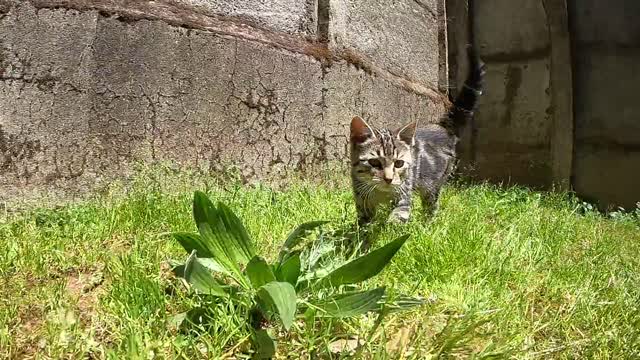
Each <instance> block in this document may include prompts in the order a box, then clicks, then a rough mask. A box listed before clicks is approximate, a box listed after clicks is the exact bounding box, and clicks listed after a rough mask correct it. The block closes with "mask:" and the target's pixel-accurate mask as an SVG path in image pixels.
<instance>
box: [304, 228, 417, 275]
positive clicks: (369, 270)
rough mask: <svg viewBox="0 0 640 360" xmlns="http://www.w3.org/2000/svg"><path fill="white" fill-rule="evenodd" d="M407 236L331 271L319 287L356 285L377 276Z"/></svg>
mask: <svg viewBox="0 0 640 360" xmlns="http://www.w3.org/2000/svg"><path fill="white" fill-rule="evenodd" d="M408 238H409V235H403V236H401V237H399V238H398V239H396V240H394V241H392V242H390V243H388V244H387V245H385V246H383V247H381V248H379V249H376V250H374V251H372V252H370V253H369V254H367V255H364V256H361V257H359V258H356V259H354V260H352V261H350V262H348V263H346V264H344V265H342V266H340V267H339V268H337V269H335V270H334V271H332V272H331V273H330V274H329V275H327V276H326V277H324V278H322V279H320V280H319V281H318V284H317V285H318V286H319V287H326V286H339V285H343V284H356V283H359V282H362V281H365V280H367V279H370V278H371V277H373V276H375V275H377V274H378V273H380V271H382V269H384V267H385V266H387V265H388V264H389V262H390V261H391V259H392V258H393V256H394V255H395V254H396V253H397V252H398V250H400V248H401V247H402V245H404V243H405V242H406V241H407V239H408Z"/></svg>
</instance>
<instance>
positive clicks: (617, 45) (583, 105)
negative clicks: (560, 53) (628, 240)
mask: <svg viewBox="0 0 640 360" xmlns="http://www.w3.org/2000/svg"><path fill="white" fill-rule="evenodd" d="M568 3H569V9H570V15H571V18H570V19H571V31H572V34H573V45H574V49H573V50H574V54H573V55H574V58H573V61H574V64H575V66H574V79H575V81H574V84H575V90H574V91H575V99H576V100H575V101H576V107H575V127H576V128H575V158H574V172H573V178H574V180H573V183H574V187H575V189H576V191H577V192H578V193H579V194H581V195H582V196H584V197H585V198H587V199H589V200H595V201H597V202H598V203H599V205H601V206H602V207H606V206H609V205H614V206H623V207H625V208H627V209H632V208H634V207H635V204H636V202H639V201H640V102H639V101H638V95H637V94H638V86H639V83H640V2H638V1H634V0H612V1H607V2H603V1H597V0H580V1H576V0H572V1H568Z"/></svg>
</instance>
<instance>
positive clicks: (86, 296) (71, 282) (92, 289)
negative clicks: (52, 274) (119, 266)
mask: <svg viewBox="0 0 640 360" xmlns="http://www.w3.org/2000/svg"><path fill="white" fill-rule="evenodd" d="M103 269H104V265H102V264H100V265H99V266H97V267H96V268H95V269H93V270H92V271H86V272H80V273H73V274H69V275H68V276H67V281H66V283H67V286H66V290H67V293H68V294H69V297H70V298H72V299H74V300H76V301H77V308H78V312H79V314H80V319H81V321H82V322H84V323H90V322H91V319H92V318H93V315H94V313H95V308H96V305H97V304H98V300H99V298H100V295H101V294H102V292H103V291H102V288H103V287H102V285H103V282H104V273H103Z"/></svg>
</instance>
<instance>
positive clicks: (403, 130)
mask: <svg viewBox="0 0 640 360" xmlns="http://www.w3.org/2000/svg"><path fill="white" fill-rule="evenodd" d="M416 126H417V122H416V121H412V122H410V123H408V124H406V125H404V126H402V127H400V128H399V129H398V130H396V131H395V135H396V136H397V137H398V139H400V140H402V141H404V142H405V143H407V144H409V145H413V143H414V139H415V137H416Z"/></svg>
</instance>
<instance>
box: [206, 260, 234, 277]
mask: <svg viewBox="0 0 640 360" xmlns="http://www.w3.org/2000/svg"><path fill="white" fill-rule="evenodd" d="M198 261H199V262H200V263H201V264H202V265H204V266H205V267H206V268H207V269H209V270H211V271H214V272H218V273H222V274H226V275H231V274H229V271H228V270H227V269H225V267H224V266H222V265H220V263H218V262H217V261H216V260H215V259H212V258H201V257H199V258H198Z"/></svg>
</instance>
